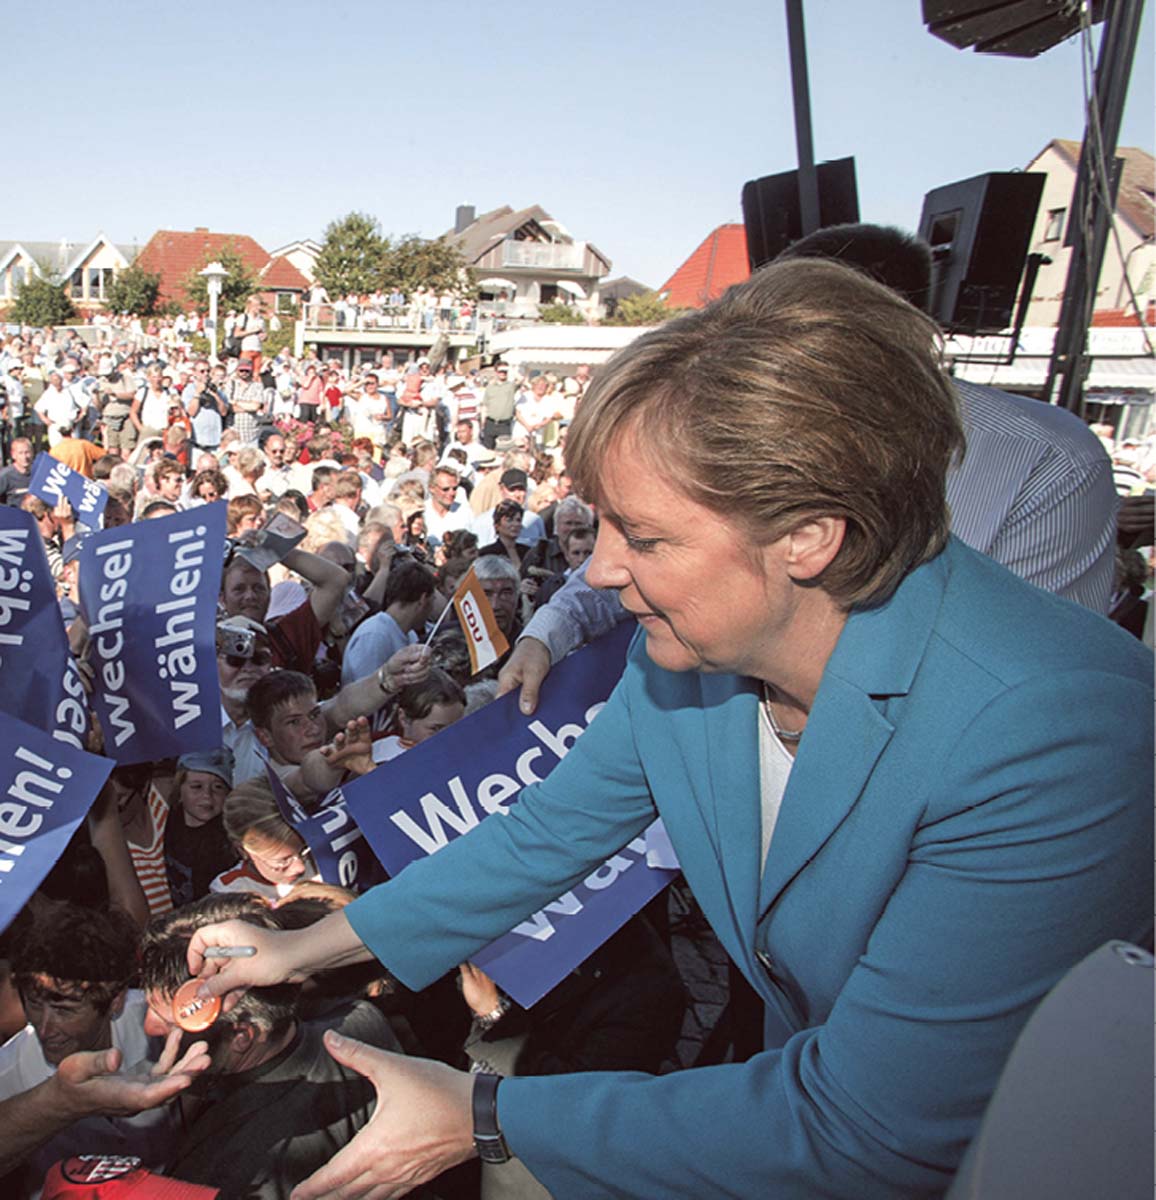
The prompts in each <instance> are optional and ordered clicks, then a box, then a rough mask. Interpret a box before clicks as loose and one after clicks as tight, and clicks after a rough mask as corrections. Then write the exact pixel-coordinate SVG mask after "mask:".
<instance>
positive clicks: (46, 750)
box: [0, 717, 113, 930]
mask: <svg viewBox="0 0 1156 1200" xmlns="http://www.w3.org/2000/svg"><path fill="white" fill-rule="evenodd" d="M112 767H113V764H112V762H111V760H110V759H107V758H99V757H97V756H96V755H95V754H86V753H85V752H84V751H83V750H77V749H75V748H74V747H73V746H70V745H67V744H65V743H64V742H61V741H59V740H56V739H54V738H53V737H52V736H51V735H50V734H48V733H45V732H43V731H42V730H39V729H34V728H33V727H32V726H31V725H26V724H25V723H24V722H23V721H16V720H13V719H12V718H11V717H4V718H0V930H3V929H6V928H7V927H8V925H9V924H10V923H11V922H12V919H13V918H14V917H15V916H16V914H17V913H18V912H19V911H20V910H21V909H22V908H23V907H24V905H25V904H27V903H28V899H29V897H30V896H31V895H32V893H33V892H34V891H35V890H36V889H37V888H38V887H39V886H40V881H41V880H42V879H43V878H44V876H45V875H47V874H48V872H49V871H50V870H51V869H52V867H53V864H54V863H55V862H56V860H57V859H58V858H59V857H60V856H61V854H62V853H63V852H64V848H65V846H67V845H68V841H69V839H70V838H71V837H72V835H73V833H74V832H75V831H76V827H77V826H78V825H79V824H80V822H81V821H83V820H84V817H85V814H86V813H87V812H88V810H89V808H90V807H91V805H92V802H93V800H95V799H96V796H97V793H98V792H99V791H100V789H101V787H102V786H103V785H104V781H105V780H106V779H107V778H108V775H109V772H110V771H111V770H112Z"/></svg>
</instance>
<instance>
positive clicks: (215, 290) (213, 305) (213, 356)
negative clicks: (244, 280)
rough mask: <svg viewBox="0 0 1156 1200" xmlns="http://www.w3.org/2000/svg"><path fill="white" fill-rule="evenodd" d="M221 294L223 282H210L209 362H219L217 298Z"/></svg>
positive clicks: (215, 280) (217, 280)
mask: <svg viewBox="0 0 1156 1200" xmlns="http://www.w3.org/2000/svg"><path fill="white" fill-rule="evenodd" d="M220 294H221V281H220V280H219V279H210V280H209V360H210V361H211V362H217V297H218V296H219V295H220Z"/></svg>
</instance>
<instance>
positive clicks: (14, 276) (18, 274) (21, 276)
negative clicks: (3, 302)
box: [8, 263, 28, 297]
mask: <svg viewBox="0 0 1156 1200" xmlns="http://www.w3.org/2000/svg"><path fill="white" fill-rule="evenodd" d="M8 278H9V279H10V280H11V281H12V283H11V286H10V288H9V291H8V295H9V296H10V297H15V295H16V293H17V292H19V291H20V289H21V288H22V287H23V286H24V280H25V279H27V278H28V276H27V273H26V272H25V270H24V268H23V267H22V266H20V264H19V263H18V264H17V265H16V266H14V267H13V268H12V270H11V272H10V273H9V276H8Z"/></svg>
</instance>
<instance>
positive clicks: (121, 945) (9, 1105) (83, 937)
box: [0, 902, 207, 1196]
mask: <svg viewBox="0 0 1156 1200" xmlns="http://www.w3.org/2000/svg"><path fill="white" fill-rule="evenodd" d="M137 937H138V933H137V929H136V927H135V926H134V925H133V923H132V922H131V921H130V920H129V919H128V918H127V917H126V916H125V915H124V914H123V913H120V912H116V911H113V912H105V911H102V910H100V909H92V908H82V907H80V906H79V905H72V904H66V903H58V902H54V903H50V904H49V905H48V906H46V907H44V908H41V909H39V910H37V911H36V912H35V914H34V915H32V916H30V917H29V918H28V919H27V924H26V925H25V926H24V927H23V928H22V929H21V930H20V931H19V932H18V933H17V935H16V937H15V945H14V947H13V951H12V974H13V978H14V982H15V984H16V988H17V990H18V991H19V993H20V998H21V1000H22V1001H23V1004H24V1010H25V1013H26V1014H27V1017H28V1025H27V1026H26V1027H25V1028H24V1029H22V1030H21V1031H20V1032H19V1033H17V1034H16V1035H15V1036H13V1037H12V1038H10V1039H9V1040H8V1041H7V1042H6V1043H5V1044H4V1046H3V1047H2V1048H0V1173H2V1172H9V1171H13V1170H14V1169H15V1168H17V1167H18V1166H21V1165H22V1166H23V1170H22V1171H21V1176H22V1179H21V1180H19V1181H17V1180H16V1179H15V1177H10V1179H9V1180H8V1182H9V1186H12V1185H13V1184H14V1185H15V1188H16V1189H17V1190H16V1193H15V1194H18V1195H21V1196H24V1195H33V1194H35V1193H36V1191H37V1189H38V1188H39V1184H40V1181H41V1180H42V1179H43V1178H44V1173H45V1171H47V1169H48V1168H49V1167H50V1166H51V1165H52V1164H53V1163H54V1162H56V1161H57V1160H58V1159H61V1158H66V1157H70V1156H72V1155H75V1154H95V1153H104V1154H133V1155H136V1156H138V1157H140V1158H142V1159H143V1160H144V1161H145V1162H146V1163H147V1164H149V1165H157V1164H159V1163H161V1162H163V1161H164V1159H165V1158H166V1157H167V1156H168V1154H169V1153H170V1152H171V1148H172V1145H173V1143H174V1137H175V1132H176V1128H175V1122H174V1120H173V1115H174V1114H173V1113H171V1112H170V1111H166V1110H164V1109H161V1108H158V1107H157V1106H159V1105H163V1104H164V1103H165V1102H166V1101H167V1100H169V1099H170V1098H171V1097H172V1096H174V1095H175V1094H176V1093H177V1092H179V1091H180V1090H181V1089H182V1088H184V1087H187V1086H188V1084H189V1083H190V1082H191V1078H190V1075H189V1074H188V1073H187V1072H188V1071H190V1070H191V1069H195V1068H198V1067H203V1066H205V1065H207V1060H205V1059H204V1058H203V1057H202V1054H201V1049H199V1048H194V1047H190V1048H189V1051H190V1052H189V1053H187V1054H186V1055H185V1057H184V1059H183V1061H182V1063H181V1064H179V1065H178V1066H176V1067H174V1066H173V1064H174V1062H175V1060H176V1056H177V1039H175V1038H174V1039H173V1041H172V1043H171V1045H167V1046H166V1047H165V1054H164V1055H163V1056H162V1059H161V1060H160V1061H159V1062H158V1059H157V1050H158V1046H159V1043H152V1042H150V1040H149V1037H148V1035H147V1034H146V1032H145V1015H146V1004H145V999H144V996H143V994H142V993H141V992H138V991H132V990H130V989H129V983H130V981H131V979H132V978H133V976H134V975H135V974H136V966H137ZM154 1062H158V1066H157V1068H153V1066H152V1064H153V1063H154ZM122 1064H132V1066H131V1067H130V1068H129V1070H130V1071H131V1072H132V1073H131V1074H125V1075H120V1074H116V1073H115V1072H116V1071H117V1068H118V1067H120V1066H121V1065H122ZM142 1067H143V1068H144V1070H143V1071H142V1070H141V1068H142ZM150 1070H156V1071H158V1074H156V1075H150V1074H149V1071H150ZM169 1070H171V1071H173V1072H174V1073H173V1074H172V1075H170V1076H169V1077H168V1078H165V1077H164V1073H165V1072H166V1071H169ZM144 1110H152V1111H147V1112H146V1111H144ZM5 1194H6V1195H7V1194H12V1193H5Z"/></svg>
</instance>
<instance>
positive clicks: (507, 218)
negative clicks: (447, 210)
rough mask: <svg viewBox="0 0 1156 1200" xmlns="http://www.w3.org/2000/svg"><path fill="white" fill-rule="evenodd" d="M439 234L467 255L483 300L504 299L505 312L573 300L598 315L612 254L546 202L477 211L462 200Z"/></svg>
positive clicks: (529, 313)
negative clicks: (580, 233) (582, 237)
mask: <svg viewBox="0 0 1156 1200" xmlns="http://www.w3.org/2000/svg"><path fill="white" fill-rule="evenodd" d="M443 236H444V237H445V239H446V240H447V241H449V242H452V243H453V244H454V245H456V246H457V248H458V250H459V251H460V252H461V254H462V257H463V258H464V259H465V260H466V264H467V266H468V267H469V269H470V274H471V275H472V276H473V279H474V282H475V284H476V285H477V287H478V290H479V292H480V294H481V298H482V300H483V301H494V302H497V303H503V304H504V305H505V308H504V312H505V315H507V316H509V317H527V318H533V317H536V316H537V315H538V310H539V309H540V308H542V307H544V306H546V305H548V304H569V305H573V306H574V307H575V308H577V309H578V310H579V311H580V312H581V313H582V314H583V315H584V316H585V317H587V318H588V319H590V320H594V319H597V317H598V316H599V315H600V314H599V304H600V298H599V294H598V289H599V284H600V282H601V281H602V280H603V279H604V278H605V277H606V276H607V275H608V274H609V273H610V267H611V263H610V259H608V258H607V257H606V255H604V254H603V253H602V252H601V251H600V250H599V249H598V247H597V246H595V245H594V244H593V243H592V242H586V241H582V240H580V239H579V238H576V237H574V236H573V234H571V233H570V232H569V230H567V229H566V228H565V226H563V225H562V224H561V222H559V221H556V220H554V218H553V217H551V216H550V214H549V213H548V212H546V210H545V209H544V208H541V207H539V206H538V205H536V204H535V205H532V206H531V207H530V208H521V209H513V208H511V207H510V206H509V205H503V206H502V207H501V208H495V209H493V210H491V211H490V212H487V213H483V214H482V215H481V216H480V217H479V216H477V215H475V211H474V208H473V206H472V205H461V206H460V207H459V208H458V210H457V217H456V220H455V221H454V227H453V229H451V230H448V231H447V232H446V233H445V234H444V235H443Z"/></svg>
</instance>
